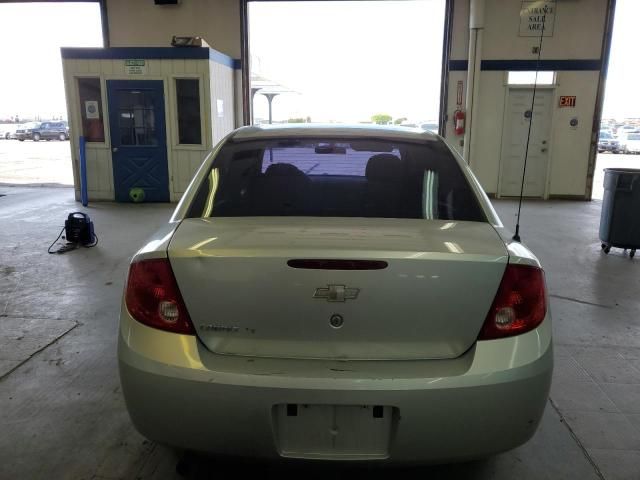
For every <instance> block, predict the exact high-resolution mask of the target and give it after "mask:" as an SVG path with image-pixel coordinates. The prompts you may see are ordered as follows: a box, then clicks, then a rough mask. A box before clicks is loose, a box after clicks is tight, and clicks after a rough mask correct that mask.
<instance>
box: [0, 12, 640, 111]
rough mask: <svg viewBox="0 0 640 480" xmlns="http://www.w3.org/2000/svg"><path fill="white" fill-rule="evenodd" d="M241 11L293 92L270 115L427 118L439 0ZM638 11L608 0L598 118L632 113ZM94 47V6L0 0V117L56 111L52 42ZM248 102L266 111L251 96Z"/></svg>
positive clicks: (258, 52)
mask: <svg viewBox="0 0 640 480" xmlns="http://www.w3.org/2000/svg"><path fill="white" fill-rule="evenodd" d="M149 1H151V0H149ZM249 13H250V22H251V25H250V32H251V38H250V42H251V43H250V46H251V52H252V56H253V58H254V59H255V61H254V65H257V66H259V70H260V73H261V74H262V75H263V76H268V77H270V78H272V79H273V80H276V81H278V82H279V83H281V84H282V85H284V86H285V87H287V88H288V89H290V90H292V91H294V92H297V93H291V94H287V95H280V96H279V97H276V99H275V100H274V104H273V105H274V117H275V119H276V120H286V119H288V118H291V117H296V116H307V115H309V116H311V117H312V120H314V121H330V120H342V121H363V120H368V119H370V117H371V115H374V114H376V113H388V114H390V115H392V116H393V117H394V118H398V117H399V116H405V117H408V118H409V119H411V120H414V121H419V120H432V119H435V118H436V117H437V110H438V98H439V94H440V68H441V55H442V28H443V21H444V20H443V15H444V0H414V1H402V0H401V1H394V0H387V1H378V2H339V3H338V2H252V3H250V12H249ZM638 18H640V1H638V0H618V2H617V11H616V17H615V25H614V34H613V44H612V51H611V60H610V65H609V76H608V79H607V89H606V96H605V105H604V116H605V117H617V118H624V117H639V116H640V95H638V94H637V92H636V88H635V84H636V83H637V79H638V76H639V74H640V62H639V61H637V58H638V57H637V49H638V47H637V44H638V42H637V41H635V35H637V19H638ZM101 45H102V35H101V28H100V12H99V7H98V4H97V3H86V4H85V3H70V4H65V3H56V4H43V3H25V4H6V3H2V4H0V119H2V118H7V117H10V116H12V115H15V114H19V115H22V116H23V117H25V116H35V115H39V116H40V117H41V118H43V119H45V118H48V117H53V116H59V115H63V116H66V105H65V100H64V87H63V80H62V62H61V60H60V47H61V46H75V47H81V46H85V47H95V46H101ZM255 108H256V114H257V115H259V116H263V117H266V100H265V99H264V98H263V97H262V96H260V95H258V96H257V97H256V102H255Z"/></svg>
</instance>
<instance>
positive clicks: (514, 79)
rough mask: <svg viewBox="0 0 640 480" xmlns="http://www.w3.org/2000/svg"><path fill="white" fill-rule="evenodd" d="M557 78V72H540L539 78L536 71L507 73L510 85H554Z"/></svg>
mask: <svg viewBox="0 0 640 480" xmlns="http://www.w3.org/2000/svg"><path fill="white" fill-rule="evenodd" d="M555 79H556V72H549V71H542V72H538V78H537V79H536V72H535V71H533V72H519V71H518V72H509V74H508V75H507V83H508V84H509V85H533V84H534V83H537V84H538V85H553V82H554V81H555Z"/></svg>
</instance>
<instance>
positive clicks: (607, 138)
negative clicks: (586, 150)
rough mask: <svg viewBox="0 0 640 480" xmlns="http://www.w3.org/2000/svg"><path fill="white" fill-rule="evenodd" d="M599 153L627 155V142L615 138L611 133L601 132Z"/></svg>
mask: <svg viewBox="0 0 640 480" xmlns="http://www.w3.org/2000/svg"><path fill="white" fill-rule="evenodd" d="M598 152H599V153H602V152H611V153H625V152H626V147H625V140H624V139H622V138H616V137H614V136H613V135H612V134H611V133H610V132H607V131H603V130H600V135H599V136H598Z"/></svg>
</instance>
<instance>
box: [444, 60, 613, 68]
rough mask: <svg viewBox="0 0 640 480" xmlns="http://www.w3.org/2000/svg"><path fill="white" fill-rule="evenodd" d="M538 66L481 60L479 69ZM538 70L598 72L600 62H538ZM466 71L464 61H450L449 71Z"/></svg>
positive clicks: (524, 62)
mask: <svg viewBox="0 0 640 480" xmlns="http://www.w3.org/2000/svg"><path fill="white" fill-rule="evenodd" d="M537 66H538V62H537V61H536V60H482V62H481V64H480V68H481V69H482V70H484V71H503V70H508V71H532V70H535V69H536V67H537ZM539 67H540V70H561V71H599V70H600V68H601V67H602V61H600V60H599V59H586V60H581V59H580V60H578V59H577V60H540V65H539ZM466 69H467V61H466V60H450V61H449V70H450V71H462V70H466Z"/></svg>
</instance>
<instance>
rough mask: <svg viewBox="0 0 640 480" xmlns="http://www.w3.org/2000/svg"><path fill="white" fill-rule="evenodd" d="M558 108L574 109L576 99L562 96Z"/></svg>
mask: <svg viewBox="0 0 640 480" xmlns="http://www.w3.org/2000/svg"><path fill="white" fill-rule="evenodd" d="M560 106H561V107H575V106H576V97H575V95H574V96H567V95H563V96H561V97H560Z"/></svg>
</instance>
